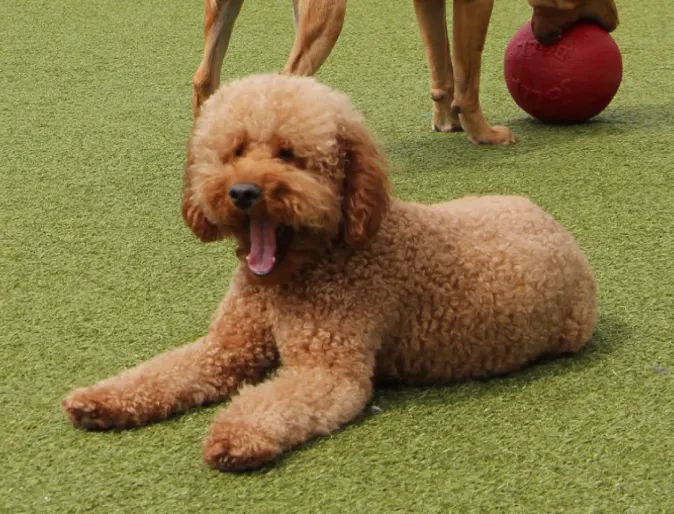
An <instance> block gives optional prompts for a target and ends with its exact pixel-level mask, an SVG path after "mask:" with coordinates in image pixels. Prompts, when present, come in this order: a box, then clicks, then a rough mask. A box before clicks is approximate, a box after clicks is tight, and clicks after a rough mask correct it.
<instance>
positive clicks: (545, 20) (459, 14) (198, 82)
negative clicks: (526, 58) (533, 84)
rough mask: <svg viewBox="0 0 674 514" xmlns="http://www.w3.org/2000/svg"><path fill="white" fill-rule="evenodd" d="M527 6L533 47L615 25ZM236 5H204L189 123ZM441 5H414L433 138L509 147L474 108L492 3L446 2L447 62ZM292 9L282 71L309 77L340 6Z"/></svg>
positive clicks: (214, 74) (565, 5)
mask: <svg viewBox="0 0 674 514" xmlns="http://www.w3.org/2000/svg"><path fill="white" fill-rule="evenodd" d="M527 1H528V3H529V6H530V7H531V9H532V14H531V24H532V29H533V32H534V35H535V37H536V39H537V40H538V41H539V43H541V44H550V43H554V42H555V41H557V40H558V39H559V38H560V37H561V35H562V33H563V32H564V31H565V30H566V29H567V28H568V27H570V26H571V25H573V24H574V23H576V22H577V21H579V20H592V21H594V22H596V23H598V24H599V25H601V26H602V27H603V28H604V29H606V30H608V31H609V32H612V31H614V30H615V29H616V28H617V26H618V10H617V8H616V5H615V1H614V0H527ZM243 2H244V0H204V8H205V10H204V50H203V54H202V58H201V63H200V64H199V68H198V69H197V70H196V72H195V73H194V76H193V79H192V83H193V88H192V90H193V92H192V110H193V113H194V116H195V117H196V116H197V114H198V112H199V108H200V106H201V104H202V103H203V101H204V100H205V99H206V98H208V97H209V96H210V95H211V93H212V92H213V91H215V90H216V89H217V87H218V85H219V83H220V72H221V69H222V63H223V60H224V58H225V55H226V53H227V47H228V46H229V40H230V37H231V35H232V30H233V29H234V23H235V22H236V19H237V17H238V16H239V12H240V10H241V6H242V5H243ZM446 4H447V1H446V0H414V12H415V14H416V18H417V24H418V26H419V30H420V32H421V40H422V42H423V44H424V51H425V54H426V62H427V64H428V68H429V71H430V86H431V98H432V100H433V122H432V128H433V130H435V131H439V132H456V131H461V130H465V131H466V133H467V134H468V137H469V139H470V141H471V142H472V143H474V144H510V143H514V142H515V141H516V139H517V138H516V136H515V135H514V134H513V133H512V131H511V130H510V129H508V128H507V127H504V126H498V125H497V126H492V125H490V124H489V123H488V122H487V120H486V118H485V116H484V115H483V113H482V108H481V106H480V72H481V67H482V51H483V49H484V45H485V41H486V38H487V29H488V28H489V20H490V18H491V13H492V9H493V7H494V0H452V11H453V12H452V18H453V23H452V25H453V30H452V39H453V42H452V44H453V55H450V50H449V47H450V45H449V35H448V33H447V6H446ZM292 5H293V15H294V21H295V28H296V31H295V43H294V45H293V48H292V50H291V52H290V55H289V56H288V60H287V61H286V64H285V66H284V68H283V72H284V73H292V74H296V75H313V74H314V73H316V71H318V69H319V68H320V67H321V65H322V64H323V62H324V61H325V60H326V59H327V58H328V56H329V55H330V52H331V51H332V49H333V47H334V46H335V43H336V42H337V39H338V38H339V35H340V33H341V31H342V26H343V25H344V18H345V14H346V0H292ZM392 5H393V4H392ZM384 15H385V14H384ZM452 61H453V63H452Z"/></svg>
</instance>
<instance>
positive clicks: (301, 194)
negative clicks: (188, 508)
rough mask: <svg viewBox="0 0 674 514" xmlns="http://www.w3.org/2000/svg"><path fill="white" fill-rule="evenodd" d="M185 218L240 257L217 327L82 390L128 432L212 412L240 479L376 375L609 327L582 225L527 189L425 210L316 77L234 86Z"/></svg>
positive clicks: (341, 97)
mask: <svg viewBox="0 0 674 514" xmlns="http://www.w3.org/2000/svg"><path fill="white" fill-rule="evenodd" d="M182 213H183V217H184V219H185V221H186V223H187V225H188V226H189V227H190V228H191V229H192V230H193V231H194V233H195V234H196V235H197V236H198V237H199V238H200V239H201V240H202V241H215V240H218V239H221V238H233V239H234V240H235V241H236V242H237V245H238V248H237V255H238V259H239V261H240V263H239V266H238V268H237V270H236V272H235V273H234V276H233V277H232V279H231V283H230V287H229V291H228V293H227V294H226V296H225V298H224V299H223V301H222V303H221V304H220V306H219V307H218V309H217V311H216V313H215V315H214V317H213V320H212V323H211V325H210V327H209V329H208V332H207V333H206V335H204V336H203V337H202V338H200V339H198V340H197V341H195V342H193V343H191V344H189V345H187V346H184V347H181V348H177V349H173V350H171V351H168V352H167V353H164V354H162V355H159V356H157V357H155V358H153V359H151V360H149V361H148V362H145V363H142V364H140V365H138V366H137V367H135V368H132V369H129V370H126V371H124V372H122V373H121V374H120V375H118V376H114V377H112V378H108V379H106V380H103V381H101V382H99V383H97V384H94V385H92V386H90V387H87V388H82V389H77V390H75V391H74V392H72V393H71V394H70V395H69V396H68V397H67V398H66V399H65V400H64V401H63V404H62V406H63V408H64V410H65V412H66V413H67V415H68V416H69V417H70V419H71V420H72V422H73V423H74V424H75V425H76V426H78V427H82V428H87V429H109V428H114V429H122V428H127V427H133V426H138V425H142V424H146V423H149V422H154V421H158V420H161V419H163V418H166V417H167V416H169V415H171V414H175V413H178V412H181V411H185V410H186V409H189V408H191V407H195V406H197V405H202V404H206V403H213V402H222V401H224V400H226V399H230V398H231V402H230V403H229V404H228V405H227V407H226V408H224V409H222V410H221V411H220V412H219V414H218V415H217V418H216V419H215V421H214V423H213V425H212V426H211V428H210V430H209V433H208V435H207V437H206V438H205V440H204V443H203V456H204V459H205V461H206V462H207V463H208V464H209V465H211V466H213V467H216V468H219V469H222V470H246V469H252V468H256V467H259V466H261V465H263V464H264V463H266V462H268V461H271V460H272V459H275V458H276V457H278V456H279V455H281V454H282V453H283V452H285V451H287V450H289V449H291V448H293V447H295V446H297V445H299V444H301V443H303V442H305V441H307V440H309V439H311V438H313V437H315V436H320V435H325V434H330V433H331V432H333V431H335V430H336V429H338V428H339V427H340V426H343V425H344V424H346V423H349V422H351V421H352V420H354V418H356V417H357V416H358V415H359V413H361V411H363V409H364V408H365V406H366V404H367V403H368V401H369V400H370V398H371V397H372V394H373V387H374V386H375V385H376V384H378V383H391V382H397V383H407V384H442V383H449V382H452V381H458V380H467V379H474V378H481V377H489V376H494V375H502V374H505V373H509V372H513V371H515V370H519V369H521V368H522V367H523V366H525V365H527V364H528V363H531V362H532V361H534V360H536V359H537V358H539V357H541V356H543V355H555V354H562V353H570V352H576V351H578V350H580V349H581V348H583V347H584V346H585V345H586V344H587V343H588V342H589V340H590V338H591V335H592V333H593V330H594V327H595V324H596V319H597V300H596V285H595V280H594V277H593V272H592V270H591V268H590V266H589V263H588V260H587V259H586V257H585V256H584V254H583V253H582V251H581V249H580V248H579V246H578V244H577V243H576V241H575V240H574V238H573V236H572V235H571V234H570V233H569V232H567V230H565V229H564V228H563V227H562V226H561V225H560V224H559V223H558V222H556V221H555V220H554V219H553V218H552V216H550V215H549V214H548V213H546V212H545V211H544V210H542V209H541V208H539V207H538V206H536V205H534V204H533V203H532V202H530V201H529V200H528V199H526V198H523V197H517V196H484V197H467V198H462V199H458V200H453V201H449V202H446V203H440V204H436V205H424V204H419V203H409V202H405V201H402V200H400V199H396V198H395V197H393V196H392V194H391V193H390V191H389V185H388V181H387V168H386V160H385V158H384V157H383V155H382V153H381V152H380V150H379V147H378V144H377V142H376V141H375V139H374V138H373V136H372V135H371V134H370V132H369V131H368V130H367V129H366V127H365V125H364V123H363V120H362V118H361V115H360V114H359V113H358V111H357V110H356V109H355V108H354V106H353V105H352V104H351V103H350V100H349V99H348V97H347V96H346V95H345V94H343V93H340V92H338V91H334V90H332V89H331V88H329V87H328V86H326V85H324V84H321V83H319V82H318V81H317V80H315V79H314V78H310V77H298V76H291V75H275V74H269V75H267V74H265V75H256V76H251V77H247V78H244V79H240V80H236V81H233V82H231V83H228V84H226V85H223V86H222V87H221V88H219V90H218V91H216V92H215V93H214V94H213V95H212V96H211V97H210V98H209V99H208V100H207V101H206V102H205V104H204V106H203V110H202V113H201V115H200V116H199V118H198V119H197V120H196V122H195V125H194V127H193V133H192V135H191V138H190V141H189V144H188V159H187V163H186V167H185V183H184V197H183V205H182Z"/></svg>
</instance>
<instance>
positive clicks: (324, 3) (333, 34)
mask: <svg viewBox="0 0 674 514" xmlns="http://www.w3.org/2000/svg"><path fill="white" fill-rule="evenodd" d="M345 14H346V0H293V16H294V21H295V43H294V44H293V48H292V50H291V52H290V55H289V56H288V61H287V62H286V65H285V67H284V68H283V73H286V74H293V75H313V74H314V73H316V71H318V69H319V68H320V67H321V65H322V64H323V62H325V60H326V59H327V58H328V55H330V52H331V51H332V49H333V47H334V46H335V43H336V42H337V38H338V37H339V34H340V33H341V31H342V26H343V25H344V16H345Z"/></svg>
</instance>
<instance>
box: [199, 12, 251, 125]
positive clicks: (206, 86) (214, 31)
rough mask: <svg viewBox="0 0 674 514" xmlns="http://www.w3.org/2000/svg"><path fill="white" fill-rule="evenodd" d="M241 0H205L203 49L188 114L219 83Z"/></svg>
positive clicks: (211, 92)
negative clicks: (190, 108)
mask: <svg viewBox="0 0 674 514" xmlns="http://www.w3.org/2000/svg"><path fill="white" fill-rule="evenodd" d="M242 4H243V0H205V12H204V52H203V55H202V58H201V63H200V64H199V68H198V69H197V71H196V72H195V74H194V77H193V78H192V114H193V116H194V118H196V117H197V115H198V114H199V108H200V107H201V104H202V103H203V102H204V101H205V100H206V99H207V98H208V97H209V96H210V95H211V94H213V92H214V91H215V90H216V89H217V88H218V85H220V71H221V69H222V61H223V60H224V58H225V54H226V53H227V47H228V46H229V38H230V37H231V35H232V30H233V28H234V22H235V21H236V18H237V17H238V16H239V11H240V10H241V5H242Z"/></svg>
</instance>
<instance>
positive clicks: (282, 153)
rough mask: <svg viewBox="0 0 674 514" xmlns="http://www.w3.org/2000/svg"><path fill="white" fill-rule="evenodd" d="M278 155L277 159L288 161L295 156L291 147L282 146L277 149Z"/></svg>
mask: <svg viewBox="0 0 674 514" xmlns="http://www.w3.org/2000/svg"><path fill="white" fill-rule="evenodd" d="M278 156H279V159H283V160H284V161H289V160H290V159H294V158H295V153H294V152H293V149H292V148H288V147H283V148H281V149H280V150H279V151H278Z"/></svg>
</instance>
